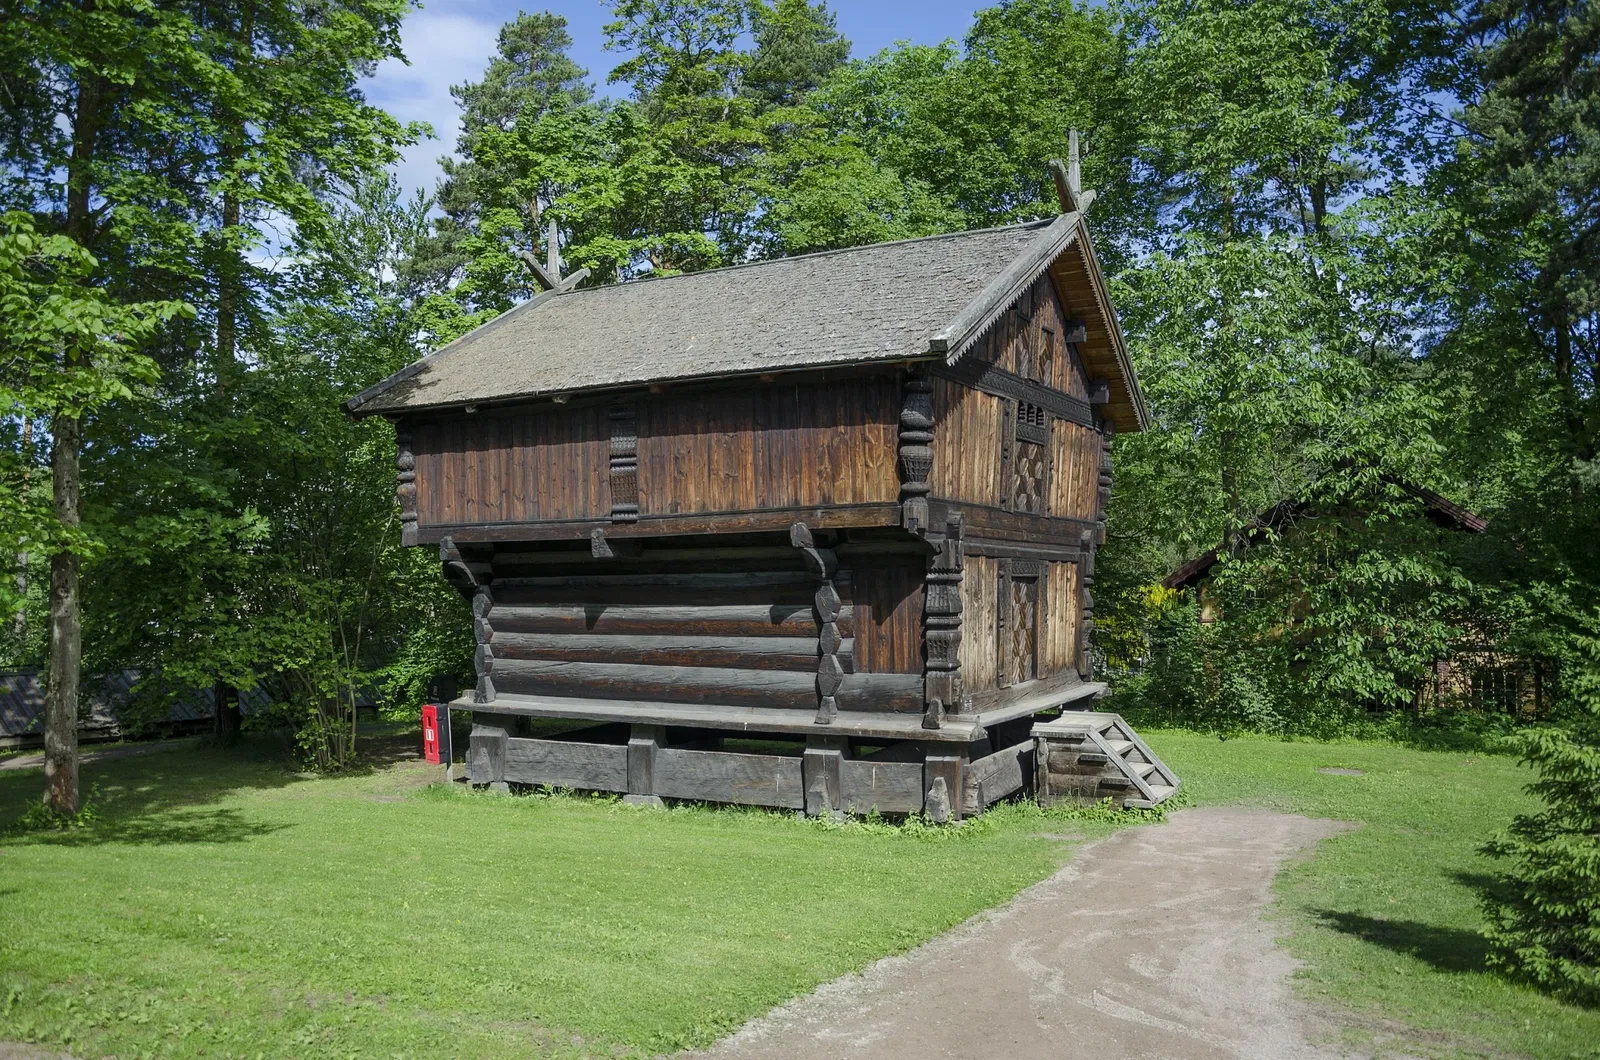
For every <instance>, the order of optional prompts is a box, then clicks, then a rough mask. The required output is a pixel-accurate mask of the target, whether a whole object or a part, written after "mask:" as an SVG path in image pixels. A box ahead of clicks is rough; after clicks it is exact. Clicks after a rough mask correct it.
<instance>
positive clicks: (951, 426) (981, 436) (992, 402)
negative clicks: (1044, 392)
mask: <svg viewBox="0 0 1600 1060" xmlns="http://www.w3.org/2000/svg"><path fill="white" fill-rule="evenodd" d="M1005 406H1006V400H1005V399H1004V398H1000V397H996V396H995V395H993V394H985V393H984V392H983V391H981V390H973V389H971V388H970V387H965V386H962V385H961V384H960V383H957V382H955V381H953V380H950V379H946V378H944V377H942V376H936V377H935V378H934V380H933V423H934V425H933V472H932V474H931V475H930V476H929V479H928V484H929V486H931V487H932V492H933V495H934V496H935V497H939V498H943V499H946V500H953V501H965V502H967V503H969V504H999V503H1000V489H1001V474H1000V437H1001V428H1002V426H1003V421H1004V415H1005Z"/></svg>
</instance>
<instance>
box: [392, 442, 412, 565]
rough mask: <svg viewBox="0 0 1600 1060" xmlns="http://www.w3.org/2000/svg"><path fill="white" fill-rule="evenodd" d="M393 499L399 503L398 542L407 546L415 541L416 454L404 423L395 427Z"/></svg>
mask: <svg viewBox="0 0 1600 1060" xmlns="http://www.w3.org/2000/svg"><path fill="white" fill-rule="evenodd" d="M394 440H395V458H394V466H395V490H394V492H395V500H396V501H397V502H398V503H399V505H400V544H401V545H402V546H405V547H407V548H409V547H410V546H412V545H415V544H416V543H417V455H416V453H415V452H413V451H412V448H411V447H412V444H413V438H412V434H411V429H410V428H409V427H406V426H405V425H404V424H401V425H399V426H398V427H396V429H395V434H394Z"/></svg>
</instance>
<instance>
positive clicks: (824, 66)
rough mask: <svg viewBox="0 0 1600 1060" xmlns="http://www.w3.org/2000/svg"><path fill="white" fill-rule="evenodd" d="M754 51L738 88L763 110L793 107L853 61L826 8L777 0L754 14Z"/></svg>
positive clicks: (802, 0)
mask: <svg viewBox="0 0 1600 1060" xmlns="http://www.w3.org/2000/svg"><path fill="white" fill-rule="evenodd" d="M754 21H755V39H756V50H755V53H754V55H752V56H751V59H750V68H749V70H748V71H747V72H746V74H745V77H744V83H743V85H742V86H741V87H740V91H742V92H743V93H744V94H745V95H746V96H749V97H751V98H752V99H755V100H758V101H759V102H760V103H761V105H762V106H765V107H793V106H795V105H797V104H798V103H800V102H801V101H802V100H803V99H804V98H805V97H806V94H807V93H809V92H810V91H811V90H812V89H814V88H816V87H817V86H819V85H821V84H822V83H823V82H824V81H826V80H827V79H828V75H829V74H831V73H833V72H834V71H835V70H837V69H838V68H839V67H841V66H843V65H844V64H845V60H847V59H849V58H850V42H849V41H848V40H846V39H845V37H844V35H843V34H842V33H840V32H839V27H838V19H837V18H836V17H835V16H834V14H833V12H832V11H829V10H828V5H827V4H826V3H822V2H819V3H816V4H812V3H811V2H810V0H778V2H777V3H776V4H774V5H772V6H771V7H768V6H767V5H765V4H763V5H761V6H760V7H758V8H757V9H756V12H755V19H754Z"/></svg>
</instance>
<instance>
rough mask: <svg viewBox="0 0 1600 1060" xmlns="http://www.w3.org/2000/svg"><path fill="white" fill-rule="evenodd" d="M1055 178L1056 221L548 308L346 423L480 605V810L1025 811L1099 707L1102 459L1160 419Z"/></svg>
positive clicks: (743, 269) (423, 372)
mask: <svg viewBox="0 0 1600 1060" xmlns="http://www.w3.org/2000/svg"><path fill="white" fill-rule="evenodd" d="M1060 176H1061V178H1062V179H1061V180H1060V181H1059V183H1060V184H1061V188H1062V197H1063V213H1062V215H1061V216H1059V217H1057V218H1055V219H1054V220H1048V221H1040V222H1035V223H1030V224H1022V225H1015V226H1011V227H1006V228H998V229H991V230H986V231H977V232H964V233H958V234H952V235H945V236H937V237H932V238H927V239H918V240H910V241H905V242H897V243H886V244H879V245H875V246H868V247H861V248H857V249H852V250H843V251H836V252H830V253H821V254H812V255H807V256H803V257H794V258H787V259H782V260H776V261H770V262H763V263H759V264H753V265H745V266H740V267H736V268H728V269H720V270H716V271H711V272H702V273H696V274H692V275H683V276H673V277H667V278H659V279H650V280H644V281H638V282H633V283H628V284H621V285H615V286H607V287H598V288H589V289H578V288H575V286H574V283H573V279H575V278H572V279H568V280H565V281H563V280H560V279H559V277H558V276H550V275H549V274H548V273H541V275H544V276H546V277H547V278H548V282H549V283H551V285H552V289H551V290H548V291H546V293H544V294H542V295H540V296H539V297H537V298H535V299H533V300H532V301H530V302H528V303H527V304H525V305H523V306H521V307H519V308H517V309H514V310H512V311H510V312H508V313H506V314H505V315H503V316H501V317H500V318H498V319H496V320H494V321H492V322H490V323H489V324H486V325H484V326H483V327H481V328H479V329H478V330H476V331H474V332H472V333H471V334H469V335H467V336H465V337H463V338H461V339H460V340H458V341H456V342H454V343H452V344H451V345H449V346H447V347H445V348H444V349H442V350H440V351H439V352H437V353H435V354H434V355H432V356H430V357H428V358H426V359H424V360H422V361H421V362H419V363H418V364H416V365H413V366H412V367H410V368H408V369H406V370H405V371H402V372H400V373H398V374H397V375H395V376H394V377H392V378H390V379H388V380H386V381H384V382H383V383H381V384H379V385H378V386H376V387H374V388H372V389H371V390H369V391H367V392H365V393H363V394H361V395H359V396H358V397H357V398H355V399H354V400H353V401H352V402H351V403H350V410H351V412H352V413H353V414H355V415H358V416H369V415H383V416H387V417H389V418H391V419H393V420H394V421H395V423H396V424H397V425H398V429H399V437H400V453H399V465H398V466H399V471H400V474H399V479H400V487H399V495H400V504H401V508H402V513H403V514H402V519H403V527H404V529H403V535H404V540H405V541H406V543H408V544H429V545H437V546H438V547H439V549H440V555H441V559H442V561H443V563H444V567H445V573H446V576H447V577H448V578H450V579H451V580H452V581H453V582H454V584H456V585H457V586H458V587H459V588H460V589H461V591H462V592H463V593H466V594H468V595H469V596H470V597H471V600H472V606H473V613H474V615H475V618H476V625H477V639H478V654H477V671H478V684H477V688H476V689H475V691H474V692H473V694H472V695H470V696H468V697H464V698H463V699H462V700H460V701H458V702H457V704H456V706H457V709H462V708H470V709H471V710H472V711H473V718H474V727H473V733H472V739H471V749H470V752H469V757H468V761H469V772H470V776H471V779H472V781H473V782H474V783H481V784H484V783H486V784H505V783H507V782H510V783H527V784H552V785H560V786H568V787H574V788H584V789H598V790H609V791H619V792H627V793H629V794H630V795H632V796H636V797H640V798H653V797H661V796H666V797H680V798H698V799H709V800H718V801H731V802H740V803H752V804H760V805H771V806H784V807H795V808H801V807H804V808H807V809H808V810H809V811H811V812H823V811H828V810H846V811H866V810H869V809H871V808H874V807H876V808H877V809H879V810H881V811H883V812H889V813H903V812H914V811H921V810H923V809H925V808H926V809H927V810H928V811H929V812H930V813H931V814H932V815H934V816H936V817H943V816H944V815H946V814H949V815H951V816H960V815H962V814H963V813H971V812H975V811H978V810H981V809H982V807H983V806H984V805H986V804H987V803H989V802H992V801H994V800H995V799H997V798H1000V797H1002V796H1004V795H1006V794H1008V793H1010V792H1012V791H1015V790H1017V789H1018V788H1019V787H1022V786H1025V785H1031V783H1032V763H1031V757H1030V755H1031V749H1032V742H1031V738H1030V736H1029V732H1030V728H1031V726H1032V724H1033V721H1034V718H1035V716H1036V715H1038V714H1040V713H1041V712H1045V711H1052V710H1056V709H1059V708H1062V707H1063V706H1067V705H1071V704H1078V705H1080V706H1081V705H1082V704H1084V703H1086V702H1087V701H1088V700H1090V699H1091V698H1092V697H1093V696H1095V695H1096V694H1097V693H1099V692H1100V691H1102V690H1103V687H1104V686H1102V685H1099V684H1096V683H1093V682H1091V681H1090V680H1089V678H1090V664H1089V653H1088V641H1089V637H1090V634H1091V631H1092V629H1093V606H1094V605H1093V596H1092V593H1091V589H1090V587H1091V585H1092V584H1093V581H1094V561H1095V550H1096V548H1097V547H1098V546H1099V545H1100V544H1101V542H1102V541H1103V540H1104V518H1105V508H1106V501H1107V497H1108V493H1109V489H1110V484H1111V461H1110V456H1109V452H1110V447H1111V442H1112V438H1113V435H1114V434H1115V433H1116V432H1118V431H1133V430H1139V429H1140V428H1141V427H1143V426H1144V424H1145V419H1146V412H1145V407H1144V403H1143V398H1142V396H1141V394H1140V392H1139V387H1138V384H1137V382H1136V380H1135V378H1134V374H1133V371H1132V369H1131V367H1130V365H1129V362H1128V356H1127V352H1126V350H1125V348H1124V345H1123V338H1122V335H1121V333H1120V331H1119V328H1118V324H1117V321H1116V317H1115V314H1114V313H1113V311H1112V309H1111V306H1110V304H1109V302H1108V301H1107V297H1106V290H1105V284H1104V280H1103V278H1102V276H1101V273H1100V267H1099V265H1098V263H1097V261H1096V258H1095V253H1094V249H1093V245H1092V242H1091V240H1090V238H1089V232H1088V229H1087V228H1086V226H1085V223H1084V208H1085V207H1087V204H1088V201H1090V200H1092V195H1093V193H1092V192H1090V193H1085V194H1084V195H1082V196H1081V199H1080V197H1079V196H1077V195H1076V193H1075V192H1074V191H1073V190H1072V189H1071V188H1070V187H1069V185H1068V182H1067V181H1066V179H1065V173H1061V174H1060ZM552 718H553V719H567V720H570V721H573V722H575V723H577V722H587V723H591V724H589V725H588V726H587V727H580V728H576V729H575V730H574V731H572V732H567V733H563V734H561V735H559V736H556V737H551V738H542V739H535V738H533V735H532V734H533V733H534V732H535V731H536V730H537V729H539V728H543V727H542V726H535V725H533V724H530V723H529V721H528V719H552ZM1157 787H1158V788H1159V785H1157ZM1133 794H1134V795H1135V796H1140V795H1143V796H1145V798H1146V801H1151V800H1154V801H1159V798H1160V797H1162V795H1163V791H1162V790H1154V791H1153V790H1151V789H1150V788H1148V787H1146V788H1144V789H1141V790H1140V791H1136V792H1134V793H1133Z"/></svg>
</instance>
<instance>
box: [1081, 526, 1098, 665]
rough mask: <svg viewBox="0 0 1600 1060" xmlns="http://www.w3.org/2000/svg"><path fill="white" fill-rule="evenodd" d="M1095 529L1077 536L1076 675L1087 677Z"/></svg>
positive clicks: (1092, 625) (1091, 631) (1090, 632)
mask: <svg viewBox="0 0 1600 1060" xmlns="http://www.w3.org/2000/svg"><path fill="white" fill-rule="evenodd" d="M1096 532H1097V531H1094V530H1085V531H1084V532H1083V534H1082V535H1081V536H1080V538H1079V542H1078V544H1079V546H1080V547H1081V548H1082V549H1083V559H1081V560H1079V561H1078V675H1079V676H1080V677H1082V678H1083V679H1084V680H1088V679H1089V675H1090V673H1091V672H1092V671H1093V670H1094V661H1093V659H1092V658H1091V657H1090V655H1089V641H1090V640H1091V639H1092V638H1093V637H1094V592H1093V590H1092V586H1093V585H1094V537H1095V534H1096Z"/></svg>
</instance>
